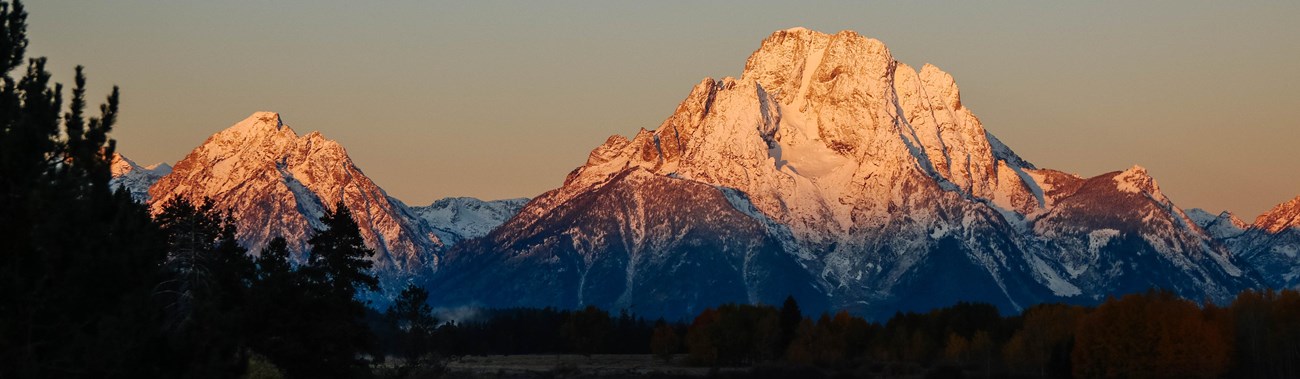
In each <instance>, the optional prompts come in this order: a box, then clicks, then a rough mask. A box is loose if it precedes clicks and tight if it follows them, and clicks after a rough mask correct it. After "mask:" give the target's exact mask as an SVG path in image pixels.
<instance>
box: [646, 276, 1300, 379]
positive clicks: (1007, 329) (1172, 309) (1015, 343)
mask: <svg viewBox="0 0 1300 379" xmlns="http://www.w3.org/2000/svg"><path fill="white" fill-rule="evenodd" d="M798 314H799V311H798V305H797V303H795V302H794V299H792V298H791V299H787V301H786V303H785V304H784V305H783V306H782V307H781V308H779V309H778V308H775V307H772V306H766V305H724V306H721V307H718V308H714V309H707V310H705V311H703V312H702V313H700V315H699V316H697V317H695V319H694V320H693V321H692V322H691V323H690V326H689V327H688V328H687V330H686V332H685V334H684V335H683V336H681V337H678V336H676V335H673V332H674V331H673V330H671V329H668V328H663V329H657V330H656V331H655V333H654V339H653V341H652V342H651V345H652V346H653V347H654V350H655V353H656V354H659V355H661V356H666V354H671V353H674V352H678V351H681V352H685V353H686V354H687V358H688V359H689V362H691V363H694V364H700V365H759V366H762V365H764V364H768V365H771V364H777V365H793V366H797V367H812V368H818V369H820V371H813V373H822V374H827V375H830V374H847V375H850V376H854V377H896V376H922V375H930V376H935V377H961V376H974V377H1025V378H1070V377H1078V378H1217V377H1251V378H1295V377H1300V292H1296V291H1294V290H1283V291H1273V290H1266V291H1253V290H1248V291H1245V292H1242V293H1241V294H1239V295H1238V296H1237V298H1236V299H1235V300H1234V301H1233V302H1232V303H1230V304H1228V305H1225V306H1218V305H1215V304H1213V303H1209V302H1207V303H1204V304H1197V303H1195V302H1192V301H1189V300H1186V299H1183V298H1180V297H1178V296H1177V295H1175V294H1174V293H1172V292H1169V291H1164V290H1151V291H1148V292H1145V293H1138V294H1130V295H1125V296H1123V297H1119V298H1109V299H1107V300H1106V301H1104V302H1102V303H1101V304H1100V305H1098V306H1096V307H1085V306H1078V305H1065V304H1042V305H1037V306H1033V307H1030V308H1028V309H1025V310H1024V311H1023V312H1021V313H1020V314H1018V315H1012V316H1002V315H1001V314H1000V313H999V312H998V310H997V308H996V307H994V306H992V305H989V304H979V303H958V304H956V305H954V306H951V307H947V308H940V309H935V310H932V311H930V312H927V313H898V314H895V315H894V316H893V317H891V318H890V319H889V320H887V321H885V322H883V323H877V322H869V321H867V320H865V319H862V318H859V317H856V316H853V315H850V314H848V313H846V312H839V313H836V314H833V315H832V314H822V315H820V316H819V317H802V316H796V315H798ZM673 341H678V343H676V344H675V343H672V342H673ZM801 373H802V374H801V375H804V376H807V375H808V372H807V371H801Z"/></svg>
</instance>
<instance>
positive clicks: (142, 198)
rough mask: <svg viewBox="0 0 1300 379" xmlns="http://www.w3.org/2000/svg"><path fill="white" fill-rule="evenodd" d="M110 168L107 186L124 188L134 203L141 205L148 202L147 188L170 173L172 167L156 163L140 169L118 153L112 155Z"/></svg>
mask: <svg viewBox="0 0 1300 379" xmlns="http://www.w3.org/2000/svg"><path fill="white" fill-rule="evenodd" d="M110 168H111V170H112V175H113V179H112V180H110V181H109V185H111V186H112V187H113V188H118V187H124V188H126V190H127V191H128V192H130V193H131V197H132V198H134V199H135V201H138V202H142V203H144V202H148V201H149V187H150V186H152V185H153V184H154V183H157V182H158V179H162V177H163V176H165V175H167V174H170V173H171V172H172V166H171V165H168V164H166V163H156V164H154V165H152V166H148V167H142V166H140V165H138V164H136V163H135V162H134V161H132V160H130V159H127V157H126V156H124V155H122V154H118V153H113V162H112V165H111V166H110Z"/></svg>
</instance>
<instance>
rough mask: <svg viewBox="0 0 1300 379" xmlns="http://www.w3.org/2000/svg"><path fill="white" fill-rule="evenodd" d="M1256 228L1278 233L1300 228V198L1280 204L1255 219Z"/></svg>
mask: <svg viewBox="0 0 1300 379" xmlns="http://www.w3.org/2000/svg"><path fill="white" fill-rule="evenodd" d="M1255 227H1256V228H1259V229H1263V230H1266V231H1268V232H1269V233H1277V232H1280V231H1282V230H1285V229H1287V228H1300V196H1296V197H1295V198H1294V199H1291V200H1289V201H1287V202H1285V203H1282V204H1278V205H1277V206H1275V207H1273V209H1270V210H1269V211H1268V212H1264V214H1261V215H1259V217H1257V218H1255Z"/></svg>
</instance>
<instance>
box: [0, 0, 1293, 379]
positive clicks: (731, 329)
mask: <svg viewBox="0 0 1300 379" xmlns="http://www.w3.org/2000/svg"><path fill="white" fill-rule="evenodd" d="M26 47H27V38H26V13H25V12H24V9H23V6H22V4H21V2H19V1H13V2H0V73H2V75H3V86H2V87H0V294H3V298H0V378H61V377H95V378H117V377H127V378H140V377H168V378H177V377H186V378H208V377H211V378H226V377H289V378H332V377H338V378H353V377H372V376H374V377H436V376H440V375H444V374H447V373H448V372H447V371H446V369H445V366H444V363H445V362H447V361H448V360H450V359H455V357H458V356H466V355H487V354H580V355H593V354H653V355H654V356H655V357H658V358H659V359H664V360H665V361H677V362H680V363H681V364H687V365H697V366H705V367H710V366H713V367H716V366H745V367H753V370H754V371H753V373H754V375H760V376H761V375H764V374H766V375H770V376H778V377H779V376H801V377H816V376H850V377H898V376H903V377H919V376H936V377H957V376H963V375H966V376H992V377H1007V376H1015V377H1180V378H1181V377H1204V378H1213V377H1228V376H1231V377H1276V378H1288V377H1289V378H1294V377H1300V293H1297V292H1295V291H1280V292H1274V291H1265V292H1245V293H1242V294H1240V295H1239V296H1238V297H1237V299H1236V300H1235V301H1234V302H1232V303H1231V304H1227V305H1215V304H1210V303H1205V304H1198V303H1194V302H1191V301H1187V300H1184V299H1181V298H1178V297H1176V296H1174V295H1173V294H1171V293H1169V292H1164V291H1154V290H1153V291H1151V292H1147V293H1142V294H1133V295H1128V296H1124V297H1121V298H1117V299H1108V300H1106V301H1105V302H1103V303H1102V304H1100V305H1099V306H1096V307H1083V306H1073V305H1059V304H1046V305H1038V306H1034V307H1031V308H1029V309H1026V310H1025V311H1024V312H1022V313H1020V314H1018V315H1012V316H1006V315H1003V314H1001V313H999V311H998V309H996V308H994V307H993V306H991V305H986V304H968V303H962V304H956V305H954V306H951V307H948V308H942V309H936V310H933V311H930V312H928V313H922V314H918V313H906V314H897V315H895V316H894V317H892V318H890V319H889V320H885V321H883V322H877V321H872V320H865V319H863V318H860V317H856V316H853V315H850V314H848V313H843V312H841V313H836V314H823V315H817V316H815V317H808V315H805V314H803V313H802V312H801V311H800V310H799V307H798V304H797V303H796V302H795V301H794V300H793V299H788V300H787V301H786V302H785V303H784V304H782V305H781V306H780V307H776V306H768V305H722V306H719V307H717V308H712V309H707V310H705V311H703V312H701V313H700V314H699V315H698V316H696V317H694V319H692V320H655V321H650V320H645V319H642V318H640V317H637V316H636V315H633V314H629V313H628V312H626V311H622V312H616V314H611V313H610V312H609V311H607V310H601V309H596V308H585V309H579V310H562V309H503V310H482V311H480V312H479V314H478V315H477V316H476V317H473V318H466V319H463V320H455V321H447V320H439V319H437V318H435V313H434V310H433V309H432V307H431V305H430V304H428V301H427V300H428V293H426V292H424V290H422V289H420V288H418V287H414V286H411V287H408V288H406V289H404V290H403V291H402V292H401V294H400V295H399V296H398V298H397V299H395V301H394V303H393V304H392V305H391V306H388V307H386V308H385V309H382V310H380V309H373V308H374V305H373V304H369V303H366V302H364V301H362V300H360V297H359V296H358V295H359V294H360V293H362V292H364V291H376V290H378V283H379V282H378V280H377V278H376V277H375V276H374V274H373V273H372V272H371V263H370V261H369V260H367V257H369V256H370V255H372V254H373V253H374V252H373V251H372V250H371V249H369V248H367V247H366V246H365V244H364V242H363V240H362V238H361V235H360V232H359V231H358V227H357V224H356V222H355V221H354V220H353V218H352V215H351V213H350V212H349V210H348V209H347V207H345V206H344V205H343V204H341V203H340V204H338V205H336V206H335V208H334V210H333V211H330V212H327V214H326V215H324V217H323V218H322V219H321V221H322V224H323V225H325V227H324V228H321V229H319V230H316V231H315V232H314V234H313V236H312V238H311V239H310V240H309V245H310V253H309V254H308V255H307V257H306V260H305V261H304V262H301V263H297V262H294V261H293V260H291V259H290V254H289V250H288V247H287V246H286V243H285V242H284V241H283V240H275V241H273V242H271V243H270V244H268V245H267V246H262V247H259V248H258V249H256V251H248V250H247V249H245V248H244V247H241V246H240V245H239V244H238V243H237V242H236V241H235V237H234V236H235V230H234V228H233V226H232V222H231V220H230V216H229V215H228V214H226V213H224V212H223V211H222V210H220V209H213V207H211V206H210V205H208V204H205V203H199V204H192V203H188V202H185V201H179V200H178V201H172V202H169V203H167V204H164V205H163V207H162V211H161V212H159V213H158V214H151V213H150V212H149V210H148V209H147V208H146V207H145V206H144V205H141V204H138V203H135V202H133V201H132V199H131V197H130V195H129V194H127V193H126V192H125V191H123V190H121V189H114V188H110V186H109V179H110V172H109V158H110V157H111V156H112V154H113V151H114V147H115V145H114V141H113V140H112V139H110V138H109V137H108V136H109V134H110V132H111V131H112V129H113V127H114V126H115V124H116V121H117V116H118V111H119V109H118V108H119V106H118V105H119V94H118V90H117V88H116V87H115V88H114V89H113V90H112V92H111V93H110V94H109V95H108V96H107V99H106V100H105V102H104V103H103V104H102V105H100V106H99V114H98V115H97V116H89V115H87V113H86V106H87V99H86V77H85V75H84V74H83V72H82V69H81V68H80V67H78V68H77V70H76V72H75V76H74V79H73V86H72V87H71V89H70V94H71V97H70V98H68V99H65V98H64V92H65V91H64V88H63V86H62V85H61V84H58V83H55V82H53V81H52V74H51V73H49V72H48V71H47V70H46V61H45V59H43V58H34V59H27V58H26V56H25V52H26ZM15 71H19V72H20V74H19V75H17V77H14V75H12V74H13V73H14V72H15ZM65 100H66V102H65Z"/></svg>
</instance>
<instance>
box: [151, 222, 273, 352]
mask: <svg viewBox="0 0 1300 379" xmlns="http://www.w3.org/2000/svg"><path fill="white" fill-rule="evenodd" d="M211 204H212V202H211V201H205V202H204V204H203V205H201V206H197V207H196V206H194V205H193V204H192V203H190V202H189V201H187V200H184V199H181V198H176V199H172V200H171V201H169V202H167V203H166V204H164V206H163V209H162V212H160V213H159V214H158V216H157V222H158V223H159V225H160V226H161V227H162V229H163V231H164V232H165V233H166V235H167V237H168V238H167V240H168V242H169V249H168V255H167V260H166V262H165V263H164V265H163V275H164V277H165V278H166V280H165V281H164V282H163V283H162V284H161V285H160V286H159V288H160V291H159V293H158V298H159V299H160V300H162V302H163V304H165V315H166V318H165V319H164V323H163V328H164V330H165V331H166V332H167V335H168V340H169V341H170V344H169V346H170V347H171V348H170V349H169V351H170V352H171V353H172V354H173V355H175V359H172V360H169V361H174V362H181V363H184V364H183V365H181V366H179V367H178V368H177V370H179V371H180V372H183V373H184V376H187V377H192V378H200V377H227V376H233V375H236V374H239V373H241V372H243V370H244V368H245V367H244V365H245V363H246V362H247V359H248V355H247V350H246V349H245V346H246V337H245V334H244V331H243V328H242V327H243V325H244V323H243V321H244V320H243V315H244V313H245V312H246V311H247V307H248V304H247V296H248V289H249V288H248V287H249V285H250V284H251V283H252V281H253V277H254V274H255V267H254V264H253V261H252V260H251V258H250V257H249V256H248V254H247V252H246V251H245V250H244V249H243V248H242V247H240V246H239V244H238V242H237V241H236V240H235V227H234V222H233V220H231V218H230V217H229V216H228V215H222V214H221V213H219V212H218V211H217V210H215V209H213V207H212V205H211Z"/></svg>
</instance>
